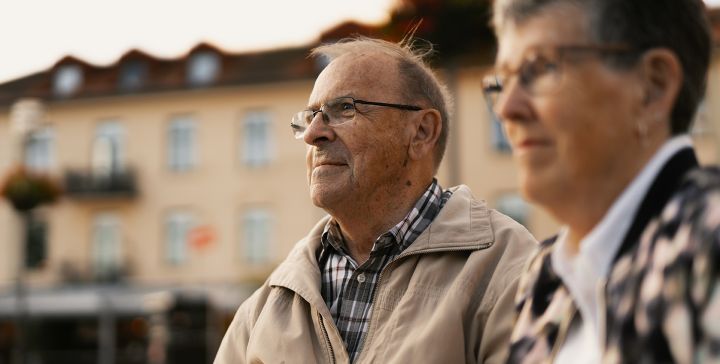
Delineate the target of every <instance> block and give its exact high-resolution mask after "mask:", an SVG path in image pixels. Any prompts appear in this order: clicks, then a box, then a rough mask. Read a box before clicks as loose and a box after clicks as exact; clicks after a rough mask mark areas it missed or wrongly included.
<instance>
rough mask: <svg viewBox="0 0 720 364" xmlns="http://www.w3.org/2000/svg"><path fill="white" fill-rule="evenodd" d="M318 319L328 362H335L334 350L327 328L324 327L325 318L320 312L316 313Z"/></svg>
mask: <svg viewBox="0 0 720 364" xmlns="http://www.w3.org/2000/svg"><path fill="white" fill-rule="evenodd" d="M317 315H318V319H319V320H320V329H321V330H322V333H323V337H324V338H325V344H327V347H328V354H330V362H331V363H333V364H335V351H334V350H333V348H332V344H331V343H330V335H328V332H327V329H326V328H325V320H324V319H323V317H322V314H320V312H318V313H317Z"/></svg>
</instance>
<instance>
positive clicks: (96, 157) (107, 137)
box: [91, 120, 125, 174]
mask: <svg viewBox="0 0 720 364" xmlns="http://www.w3.org/2000/svg"><path fill="white" fill-rule="evenodd" d="M91 153H92V154H91V165H92V169H93V171H94V172H95V173H96V174H112V173H118V172H122V171H124V170H125V127H124V126H123V124H122V123H120V122H119V121H116V120H108V121H103V122H101V123H99V124H98V125H97V126H96V127H95V139H94V140H93V146H92V152H91Z"/></svg>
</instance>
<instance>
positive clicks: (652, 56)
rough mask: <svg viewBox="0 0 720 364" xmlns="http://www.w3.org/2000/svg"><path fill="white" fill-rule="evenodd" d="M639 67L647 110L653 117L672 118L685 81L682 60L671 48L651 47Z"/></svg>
mask: <svg viewBox="0 0 720 364" xmlns="http://www.w3.org/2000/svg"><path fill="white" fill-rule="evenodd" d="M639 67H640V70H641V77H642V78H643V84H644V92H645V95H644V96H645V97H644V101H645V104H644V105H643V106H644V108H645V111H646V112H647V113H649V114H648V115H651V116H652V118H653V119H658V118H662V119H665V120H670V117H671V114H672V110H673V106H675V101H676V100H677V97H678V94H679V93H680V89H681V87H682V83H683V71H682V66H681V65H680V60H679V59H678V57H677V55H676V54H675V53H674V52H672V51H671V50H669V49H666V48H656V49H650V50H648V51H646V52H645V54H644V55H643V56H642V58H641V60H640V63H639Z"/></svg>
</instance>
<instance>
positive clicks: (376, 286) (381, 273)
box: [356, 248, 477, 363]
mask: <svg viewBox="0 0 720 364" xmlns="http://www.w3.org/2000/svg"><path fill="white" fill-rule="evenodd" d="M464 250H477V249H475V248H454V249H441V250H437V251H422V250H421V251H416V252H412V253H408V254H403V253H400V255H398V256H396V257H395V259H393V260H391V261H389V262H388V264H386V265H385V268H383V270H382V271H381V272H380V275H379V276H378V280H377V283H376V284H375V292H373V298H372V301H371V302H372V304H373V306H375V302H376V299H377V295H378V291H380V284H381V283H382V278H383V275H384V274H385V271H387V270H388V268H390V265H391V264H393V263H395V262H397V261H399V260H400V259H403V258H407V257H409V256H413V255H421V254H428V253H437V252H442V253H445V252H459V251H464ZM373 321H374V320H370V323H369V324H368V330H367V334H366V335H367V336H365V339H366V340H367V338H368V337H369V335H368V334H370V332H372V328H373V326H372V323H373ZM366 344H367V341H364V342H363V343H362V349H361V351H360V355H359V356H358V357H357V360H356V362H357V363H360V359H362V357H363V356H364V355H363V354H364V353H365V345H366Z"/></svg>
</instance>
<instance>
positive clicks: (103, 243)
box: [92, 212, 123, 275]
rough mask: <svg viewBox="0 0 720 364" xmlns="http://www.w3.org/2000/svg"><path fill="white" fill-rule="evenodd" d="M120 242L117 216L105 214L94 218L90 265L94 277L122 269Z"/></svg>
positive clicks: (120, 235)
mask: <svg viewBox="0 0 720 364" xmlns="http://www.w3.org/2000/svg"><path fill="white" fill-rule="evenodd" d="M101 234H102V235H101ZM122 240H123V239H122V226H121V224H120V219H119V218H118V217H117V215H115V214H113V213H108V212H106V213H100V214H98V215H96V216H95V218H94V220H93V227H92V264H93V271H94V272H95V274H96V275H107V274H115V273H117V272H118V270H119V269H121V268H122V264H123V246H122V245H123V244H122Z"/></svg>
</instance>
